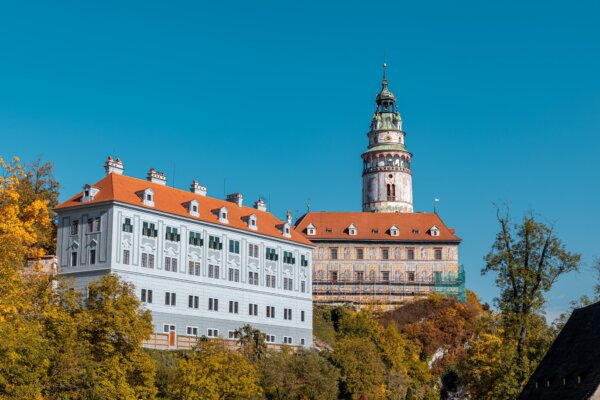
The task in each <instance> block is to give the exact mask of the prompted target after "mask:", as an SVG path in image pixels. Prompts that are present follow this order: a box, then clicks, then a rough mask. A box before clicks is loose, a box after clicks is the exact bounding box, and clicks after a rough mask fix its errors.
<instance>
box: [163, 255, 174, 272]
mask: <svg viewBox="0 0 600 400" xmlns="http://www.w3.org/2000/svg"><path fill="white" fill-rule="evenodd" d="M165 271H171V272H177V259H176V258H174V257H165Z"/></svg>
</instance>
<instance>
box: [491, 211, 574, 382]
mask: <svg viewBox="0 0 600 400" xmlns="http://www.w3.org/2000/svg"><path fill="white" fill-rule="evenodd" d="M498 222H499V224H500V232H499V233H498V234H497V236H496V240H495V242H494V244H493V246H492V250H491V251H490V252H489V253H488V254H487V256H486V257H485V261H486V266H485V268H484V269H483V270H482V273H483V274H486V273H495V274H496V285H497V286H498V288H499V289H500V297H499V298H497V299H496V302H497V304H498V307H499V309H500V311H501V315H500V317H501V320H502V321H501V324H502V327H503V343H504V347H506V348H509V349H512V348H513V347H515V354H514V358H513V359H512V360H511V362H510V364H509V365H511V367H512V369H511V371H514V376H515V379H514V380H513V382H512V384H511V385H509V386H511V388H514V389H513V390H511V391H515V392H518V391H519V390H520V388H521V387H522V386H523V385H524V384H525V382H526V379H527V377H528V376H529V374H530V373H531V372H532V371H533V369H534V368H535V365H536V364H537V362H539V359H540V358H541V357H540V356H539V353H540V352H539V351H538V350H537V349H536V348H535V347H532V346H535V344H534V343H536V340H531V338H530V336H531V334H532V333H533V332H535V331H536V329H539V325H540V323H539V317H537V315H536V314H538V313H540V312H541V309H542V307H543V305H544V303H545V300H546V299H545V293H547V292H548V291H549V290H550V289H551V288H552V286H553V285H554V283H555V282H556V280H557V279H558V278H559V277H560V276H562V275H564V274H566V273H568V272H571V271H575V270H577V269H578V267H579V263H580V260H581V256H580V255H579V254H576V253H571V252H569V251H567V250H566V248H565V246H564V244H563V243H562V241H561V240H560V239H559V238H558V237H557V236H556V234H555V233H554V228H553V227H551V226H547V225H545V224H544V223H541V222H538V221H536V219H535V217H534V215H533V214H530V215H528V216H526V217H524V218H523V221H522V223H521V224H515V225H513V224H512V223H511V222H510V219H509V215H508V213H507V214H506V215H504V216H502V215H500V212H498ZM544 326H545V323H544ZM542 356H543V353H542Z"/></svg>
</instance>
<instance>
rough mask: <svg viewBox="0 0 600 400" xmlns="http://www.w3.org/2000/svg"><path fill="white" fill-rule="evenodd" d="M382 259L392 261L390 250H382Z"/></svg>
mask: <svg viewBox="0 0 600 400" xmlns="http://www.w3.org/2000/svg"><path fill="white" fill-rule="evenodd" d="M381 258H383V259H384V260H389V259H390V249H388V248H383V249H381Z"/></svg>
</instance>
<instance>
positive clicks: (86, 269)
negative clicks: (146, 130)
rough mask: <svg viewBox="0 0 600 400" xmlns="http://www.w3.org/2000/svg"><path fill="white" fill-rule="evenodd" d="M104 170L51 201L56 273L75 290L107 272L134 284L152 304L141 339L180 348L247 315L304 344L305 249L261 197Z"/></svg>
mask: <svg viewBox="0 0 600 400" xmlns="http://www.w3.org/2000/svg"><path fill="white" fill-rule="evenodd" d="M105 168H106V176H105V177H104V178H103V179H101V180H100V181H98V182H96V183H94V184H92V185H90V184H86V185H85V186H84V187H83V191H82V192H81V193H78V194H76V195H75V196H73V197H72V198H70V199H69V200H67V201H65V202H64V203H62V204H60V205H59V206H58V207H57V208H56V211H57V213H58V216H59V227H58V244H57V256H58V260H59V273H60V275H62V276H65V277H71V278H74V280H75V282H76V284H77V286H78V288H79V290H82V291H84V290H85V287H86V286H87V284H88V283H89V282H90V281H92V280H95V279H98V278H99V277H101V276H102V275H104V274H107V273H116V274H118V275H119V276H121V277H122V278H123V279H125V280H126V281H129V282H131V283H132V284H133V285H134V286H135V290H136V292H137V294H138V296H139V297H140V300H141V301H142V302H143V303H144V304H145V306H146V307H147V308H148V309H149V310H150V311H151V312H152V316H153V322H154V329H155V335H154V337H153V340H154V341H153V342H152V343H151V345H154V346H156V347H171V348H178V347H179V348H181V347H186V346H188V345H189V343H191V342H192V340H191V338H192V337H194V336H203V335H204V336H208V337H217V336H222V337H224V338H232V337H231V335H232V332H233V331H234V330H235V329H237V328H239V327H241V326H242V325H244V324H251V325H252V326H253V327H255V328H258V329H260V330H261V331H262V332H264V333H265V334H266V337H267V342H270V343H274V344H291V345H298V346H300V345H303V346H306V347H309V346H311V345H312V299H311V290H312V285H311V276H312V271H311V265H312V263H311V249H312V247H313V245H312V244H311V242H310V241H309V240H308V239H306V238H305V237H304V236H303V235H302V234H300V233H299V232H296V231H294V230H293V229H292V227H291V226H290V225H291V215H289V214H288V217H287V221H280V220H278V219H277V218H275V217H274V216H273V215H272V214H270V213H268V212H267V211H266V205H265V203H264V202H263V201H262V200H258V201H257V202H256V203H254V207H253V208H252V207H246V206H244V205H243V204H242V203H243V199H242V195H241V194H239V193H237V194H233V195H229V196H227V201H225V200H220V199H215V198H211V197H207V196H206V188H205V187H203V186H200V185H199V184H198V182H197V181H194V182H193V183H192V185H191V188H190V191H185V190H180V189H175V188H172V187H168V186H166V177H165V175H164V174H162V173H160V172H157V171H155V170H154V169H150V171H149V173H148V179H147V180H143V179H137V178H133V177H128V176H125V175H123V164H122V163H121V161H120V160H119V159H117V160H113V159H112V158H111V157H109V158H108V160H107V161H106V164H105Z"/></svg>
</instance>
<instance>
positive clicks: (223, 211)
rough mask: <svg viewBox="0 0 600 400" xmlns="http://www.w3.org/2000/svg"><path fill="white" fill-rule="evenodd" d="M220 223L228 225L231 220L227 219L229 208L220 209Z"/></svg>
mask: <svg viewBox="0 0 600 400" xmlns="http://www.w3.org/2000/svg"><path fill="white" fill-rule="evenodd" d="M219 222H222V223H224V224H228V223H229V220H228V219H227V207H221V208H220V209H219Z"/></svg>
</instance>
